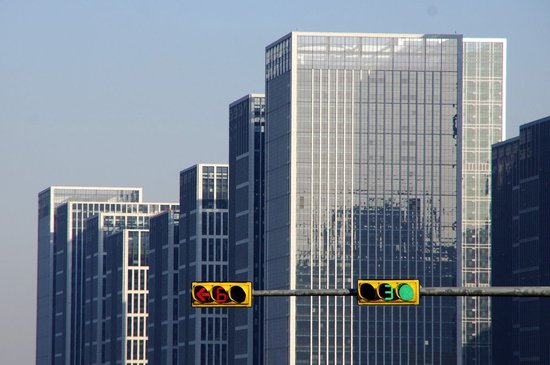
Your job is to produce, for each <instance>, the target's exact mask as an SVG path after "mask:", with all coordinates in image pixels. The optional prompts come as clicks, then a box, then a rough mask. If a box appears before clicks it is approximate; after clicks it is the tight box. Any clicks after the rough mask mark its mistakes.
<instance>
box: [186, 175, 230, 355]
mask: <svg viewBox="0 0 550 365" xmlns="http://www.w3.org/2000/svg"><path fill="white" fill-rule="evenodd" d="M228 176H229V173H228V166H227V164H198V165H195V166H192V167H190V168H188V169H185V170H183V171H181V172H180V221H179V223H180V224H179V227H180V233H179V257H180V259H179V264H180V272H179V278H178V279H179V290H180V296H179V299H180V301H179V311H178V312H179V324H178V331H179V334H178V352H179V357H178V363H179V364H180V365H184V364H209V365H226V364H227V359H228V356H227V354H228V346H227V336H228V334H227V310H226V309H223V308H192V307H191V305H190V303H191V297H190V291H191V283H192V282H193V281H225V280H227V276H228V269H227V257H228V242H227V235H228V223H229V222H228V199H229V197H228V188H229V187H228Z"/></svg>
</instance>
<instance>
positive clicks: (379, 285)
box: [357, 280, 420, 305]
mask: <svg viewBox="0 0 550 365" xmlns="http://www.w3.org/2000/svg"><path fill="white" fill-rule="evenodd" d="M357 303H358V304H359V305H394V304H409V305H410V304H419V303H420V283H419V281H418V280H358V281H357Z"/></svg>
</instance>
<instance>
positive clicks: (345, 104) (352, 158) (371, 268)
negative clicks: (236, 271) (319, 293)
mask: <svg viewBox="0 0 550 365" xmlns="http://www.w3.org/2000/svg"><path fill="white" fill-rule="evenodd" d="M461 107H462V37H461V36H460V35H391V34H380V35H377V34H334V33H302V32H297V33H291V34H289V35H287V36H285V37H283V38H281V39H280V40H278V41H277V42H275V43H273V44H271V45H269V46H268V47H267V48H266V192H265V195H266V220H265V234H266V237H265V240H266V244H265V250H266V277H265V280H266V287H267V288H269V289H277V288H285V289H286V288H291V289H294V288H349V287H355V285H356V280H357V279H358V278H370V279H378V278H418V279H420V281H421V284H422V285H424V286H428V287H430V286H454V285H456V283H457V282H456V265H457V251H456V247H457V240H458V237H459V234H458V232H459V231H458V230H457V228H458V227H457V225H458V224H459V220H460V211H458V210H457V206H458V204H457V201H458V199H459V194H458V191H459V186H460V185H459V179H457V177H460V163H459V158H458V155H459V154H458V151H459V147H460V146H459V145H460V143H461V139H460V135H461V134H460V133H461V131H460V128H461V119H462V118H461ZM355 302H356V299H355V298H352V297H309V298H295V297H291V298H280V299H276V298H270V300H268V301H266V313H265V316H266V322H265V326H266V328H265V334H266V337H265V356H266V357H265V363H266V364H285V363H286V364H365V363H368V364H419V363H424V364H443V363H446V364H453V363H456V361H457V351H456V348H457V347H456V343H457V338H456V334H457V331H456V315H457V312H456V308H457V307H456V301H455V300H454V299H452V298H441V297H433V298H423V299H422V300H421V304H420V305H419V306H418V307H389V306H385V307H369V308H366V307H358V306H357V305H356V303H355Z"/></svg>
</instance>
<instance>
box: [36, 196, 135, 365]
mask: <svg viewBox="0 0 550 365" xmlns="http://www.w3.org/2000/svg"><path fill="white" fill-rule="evenodd" d="M142 195H143V191H142V189H141V188H116V187H114V188H110V187H84V186H51V187H49V188H47V189H45V190H43V191H41V192H40V193H39V194H38V265H37V266H38V268H37V305H36V308H37V309H36V310H37V316H36V364H37V365H51V364H65V360H64V356H65V355H64V354H63V355H62V352H63V350H62V349H63V348H64V347H65V344H64V343H61V342H60V339H59V338H57V337H56V333H58V330H59V329H60V327H61V326H62V325H63V326H64V325H65V324H64V322H63V319H62V318H61V317H62V316H65V312H63V313H60V314H59V315H56V313H58V311H57V309H56V303H57V306H58V308H59V306H60V305H64V304H62V303H65V300H66V291H65V288H66V280H64V278H62V277H61V276H63V275H64V274H61V276H59V277H58V272H59V271H60V270H62V271H63V272H64V270H66V269H67V268H68V266H69V265H72V262H71V263H69V262H68V261H67V257H66V256H64V255H61V254H58V252H57V251H56V242H55V240H54V239H55V237H56V230H55V212H56V209H57V208H58V207H59V206H60V205H62V204H64V203H67V202H68V201H85V202H97V203H98V204H100V203H102V204H105V203H106V202H109V203H115V202H140V201H141V199H142ZM98 207H99V205H98ZM88 214H89V213H88V212H86V213H85V214H84V213H82V214H80V213H79V214H77V216H76V218H77V219H85V218H86V217H87V216H88ZM75 229H76V227H75ZM64 234H65V233H64ZM65 235H66V234H65ZM56 258H57V260H56ZM60 291H62V292H60ZM62 323H63V324H62ZM56 339H57V341H55V340H56Z"/></svg>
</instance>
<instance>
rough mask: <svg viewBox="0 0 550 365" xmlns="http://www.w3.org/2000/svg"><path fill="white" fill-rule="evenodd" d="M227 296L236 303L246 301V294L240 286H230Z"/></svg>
mask: <svg viewBox="0 0 550 365" xmlns="http://www.w3.org/2000/svg"><path fill="white" fill-rule="evenodd" d="M229 296H230V297H231V299H232V300H233V301H235V302H237V303H242V302H244V301H245V300H246V292H245V291H244V289H243V288H241V287H240V286H232V287H231V289H229Z"/></svg>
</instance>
